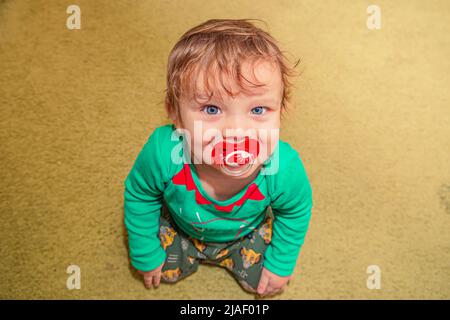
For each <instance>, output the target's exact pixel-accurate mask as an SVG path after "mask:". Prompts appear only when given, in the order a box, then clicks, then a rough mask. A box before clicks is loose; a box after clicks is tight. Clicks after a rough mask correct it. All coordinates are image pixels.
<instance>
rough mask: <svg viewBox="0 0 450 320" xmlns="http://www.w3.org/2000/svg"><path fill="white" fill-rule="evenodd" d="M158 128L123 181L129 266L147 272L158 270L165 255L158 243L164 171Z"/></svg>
mask: <svg viewBox="0 0 450 320" xmlns="http://www.w3.org/2000/svg"><path fill="white" fill-rule="evenodd" d="M158 138H159V132H158V128H157V129H155V131H154V132H153V133H152V135H151V136H150V138H149V139H148V141H147V142H146V144H145V145H144V147H143V148H142V150H141V151H140V153H139V155H138V157H137V159H136V161H135V163H134V165H133V167H132V169H131V171H130V173H129V174H128V176H127V178H126V180H125V183H124V184H125V192H124V213H125V226H126V229H127V232H128V244H129V249H130V258H131V264H132V265H133V266H134V267H135V268H136V269H138V270H141V271H149V270H153V269H154V268H156V267H158V266H160V265H161V264H162V263H163V262H164V261H165V258H166V253H165V251H164V249H163V248H162V246H161V243H160V240H159V217H160V212H161V211H160V210H161V206H162V195H163V192H164V188H165V183H164V181H165V179H164V177H165V176H166V172H165V171H166V168H165V166H164V165H163V161H161V149H160V145H159V141H158Z"/></svg>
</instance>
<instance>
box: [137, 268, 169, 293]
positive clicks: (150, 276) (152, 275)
mask: <svg viewBox="0 0 450 320" xmlns="http://www.w3.org/2000/svg"><path fill="white" fill-rule="evenodd" d="M163 266H164V262H163V263H162V264H161V265H160V266H159V267H157V268H155V269H153V270H150V271H141V270H138V272H139V273H140V274H142V275H143V276H144V284H145V287H146V288H147V289H150V288H151V287H152V285H154V286H155V289H156V288H158V287H159V282H160V281H161V269H162V268H163Z"/></svg>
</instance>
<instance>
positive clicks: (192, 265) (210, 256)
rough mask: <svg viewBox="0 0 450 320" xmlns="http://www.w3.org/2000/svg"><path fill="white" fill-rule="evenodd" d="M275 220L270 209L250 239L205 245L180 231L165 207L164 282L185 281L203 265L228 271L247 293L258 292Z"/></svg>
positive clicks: (161, 232)
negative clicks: (211, 265) (207, 264)
mask: <svg viewBox="0 0 450 320" xmlns="http://www.w3.org/2000/svg"><path fill="white" fill-rule="evenodd" d="M272 219H273V217H272V215H271V211H270V207H269V210H268V211H267V214H266V218H265V219H264V220H263V222H262V223H261V224H260V225H259V226H258V227H257V228H256V229H254V230H253V231H252V232H250V233H249V234H248V235H245V236H243V237H241V238H239V239H237V240H233V241H229V242H221V243H216V242H215V243H212V242H203V241H200V240H198V239H195V238H193V237H191V236H189V235H187V234H185V233H184V232H183V231H182V230H180V229H179V227H178V226H177V225H176V224H175V223H174V222H173V220H172V218H171V217H170V214H169V213H168V211H167V209H166V208H165V207H164V206H163V210H161V217H160V229H159V238H160V240H161V245H162V246H163V248H164V250H165V251H166V261H165V263H164V265H163V268H162V275H161V281H162V282H165V283H174V282H177V281H179V280H181V279H183V278H186V277H187V276H189V275H191V274H193V273H194V272H196V271H197V269H198V266H199V263H200V262H202V263H209V264H213V265H217V266H221V267H224V268H226V269H227V270H229V271H230V272H231V273H232V275H233V276H234V278H235V279H236V280H237V281H238V282H239V284H240V285H241V286H242V287H243V288H244V289H245V290H247V291H251V292H254V291H256V289H257V287H258V284H259V279H260V278H261V272H262V266H263V261H264V252H265V251H266V248H267V245H268V244H269V243H270V241H271V239H272Z"/></svg>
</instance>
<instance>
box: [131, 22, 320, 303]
mask: <svg viewBox="0 0 450 320" xmlns="http://www.w3.org/2000/svg"><path fill="white" fill-rule="evenodd" d="M292 72H293V68H289V67H288V66H287V62H286V58H285V56H284V55H283V54H282V52H281V51H280V49H279V47H278V45H277V42H276V41H275V40H274V39H273V38H272V37H271V36H270V35H269V34H268V33H267V32H265V31H263V30H261V29H260V28H258V27H256V26H255V25H254V24H252V23H251V21H250V20H249V19H238V20H231V19H221V20H209V21H206V22H204V23H202V24H201V25H199V26H197V27H195V28H193V29H191V30H189V31H188V32H187V33H185V34H184V35H183V36H182V37H181V39H180V40H179V41H178V42H177V44H176V45H175V47H174V48H173V49H172V51H171V53H170V56H169V60H168V72H167V89H166V98H165V107H166V110H167V113H168V115H169V117H170V119H171V123H170V124H167V125H163V126H160V127H158V128H156V129H155V130H154V131H153V133H152V134H151V135H150V137H149V138H148V140H147V142H146V143H145V145H144V146H143V148H142V150H141V151H140V153H139V154H138V156H137V158H136V160H135V163H134V165H133V167H132V169H131V171H130V172H129V174H128V176H127V178H126V180H125V192H124V211H125V226H126V229H127V233H128V241H129V249H130V260H131V264H132V266H133V267H135V268H136V269H137V270H138V272H139V273H140V274H142V275H143V278H144V283H145V285H146V286H147V287H148V288H150V287H152V286H154V287H158V286H159V284H160V281H162V282H165V283H174V282H176V281H179V280H181V279H184V278H186V277H187V276H189V275H191V274H192V273H194V272H196V271H197V269H198V266H199V263H200V262H202V263H209V264H213V265H217V266H221V267H223V268H226V269H227V270H229V271H230V273H231V274H232V275H233V276H234V277H235V279H236V280H237V281H238V282H239V284H240V285H241V286H242V287H243V288H244V289H245V290H246V291H249V292H253V293H257V294H259V295H260V296H267V295H273V294H276V293H279V292H282V291H283V290H284V289H285V287H286V285H287V284H288V281H289V280H290V279H291V276H292V273H293V271H294V269H295V266H296V262H297V258H298V256H299V253H300V249H301V247H302V245H303V242H304V239H305V235H306V232H307V230H308V226H309V221H310V217H311V209H312V205H313V203H312V190H311V185H310V183H309V181H308V177H307V174H306V172H305V169H304V166H303V163H302V161H301V159H300V157H299V155H298V153H297V152H296V151H295V150H294V149H293V148H292V147H291V146H290V145H289V144H288V143H287V142H284V141H282V140H280V139H279V129H280V118H281V113H282V111H283V110H284V109H285V108H286V104H287V102H288V100H289V93H290V90H289V89H290V86H291V83H290V82H289V79H288V77H290V76H292V75H293V73H292Z"/></svg>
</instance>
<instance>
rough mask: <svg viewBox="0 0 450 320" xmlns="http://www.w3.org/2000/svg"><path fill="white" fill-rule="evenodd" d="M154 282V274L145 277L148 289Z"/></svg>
mask: <svg viewBox="0 0 450 320" xmlns="http://www.w3.org/2000/svg"><path fill="white" fill-rule="evenodd" d="M152 282H153V277H152V276H150V277H145V278H144V283H145V286H146V287H147V288H148V289H150V288H151V287H152Z"/></svg>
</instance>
